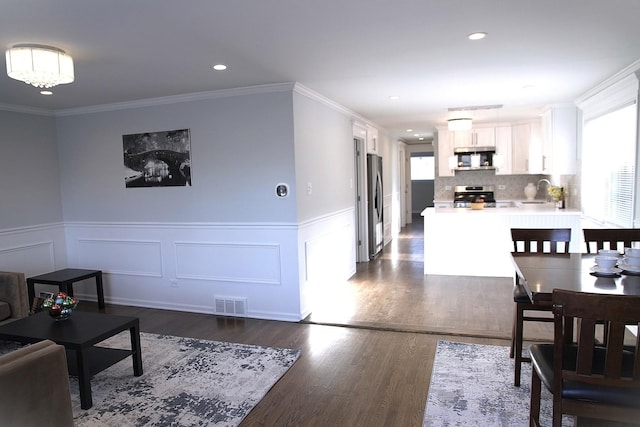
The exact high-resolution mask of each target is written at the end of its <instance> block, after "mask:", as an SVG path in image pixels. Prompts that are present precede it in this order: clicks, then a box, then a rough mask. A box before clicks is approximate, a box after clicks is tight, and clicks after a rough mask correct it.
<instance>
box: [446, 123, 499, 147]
mask: <svg viewBox="0 0 640 427" xmlns="http://www.w3.org/2000/svg"><path fill="white" fill-rule="evenodd" d="M452 133H453V134H454V135H453V145H454V147H455V148H460V147H464V148H466V147H495V145H496V129H495V128H494V127H486V128H474V129H472V130H460V131H455V132H452Z"/></svg>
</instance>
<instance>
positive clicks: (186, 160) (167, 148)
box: [122, 129, 191, 188]
mask: <svg viewBox="0 0 640 427" xmlns="http://www.w3.org/2000/svg"><path fill="white" fill-rule="evenodd" d="M122 147H123V153H124V168H125V177H124V182H125V186H126V187H127V188H134V187H175V186H190V185H191V137H190V134H189V129H178V130H168V131H162V132H145V133H134V134H131V135H122Z"/></svg>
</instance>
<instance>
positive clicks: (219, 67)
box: [213, 64, 227, 71]
mask: <svg viewBox="0 0 640 427" xmlns="http://www.w3.org/2000/svg"><path fill="white" fill-rule="evenodd" d="M213 69H214V70H216V71H224V70H226V69H227V66H226V65H224V64H216V65H214V66H213Z"/></svg>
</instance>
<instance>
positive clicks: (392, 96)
mask: <svg viewBox="0 0 640 427" xmlns="http://www.w3.org/2000/svg"><path fill="white" fill-rule="evenodd" d="M389 99H390V100H392V101H397V100H398V99H400V97H399V96H398V95H391V96H390V97H389Z"/></svg>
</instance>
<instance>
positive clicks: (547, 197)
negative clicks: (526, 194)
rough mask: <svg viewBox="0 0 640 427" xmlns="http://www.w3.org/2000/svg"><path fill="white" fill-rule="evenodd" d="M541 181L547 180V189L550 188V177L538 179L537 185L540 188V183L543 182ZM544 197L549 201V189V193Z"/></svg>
mask: <svg viewBox="0 0 640 427" xmlns="http://www.w3.org/2000/svg"><path fill="white" fill-rule="evenodd" d="M541 182H546V183H547V190H549V186H550V185H551V181H549V180H548V179H546V178H542V179H540V180H538V185H536V188H537V189H538V190H540V183H541ZM544 199H545V200H546V201H549V193H548V191H547V194H546V195H545V196H544Z"/></svg>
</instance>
